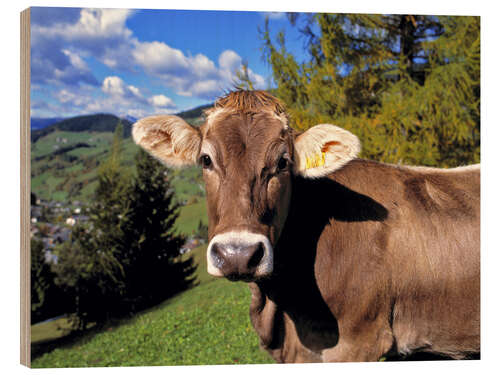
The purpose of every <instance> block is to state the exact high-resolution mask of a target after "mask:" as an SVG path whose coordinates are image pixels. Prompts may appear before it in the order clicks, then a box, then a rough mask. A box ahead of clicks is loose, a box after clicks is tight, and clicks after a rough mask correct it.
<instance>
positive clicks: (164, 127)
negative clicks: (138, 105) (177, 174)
mask: <svg viewBox="0 0 500 375" xmlns="http://www.w3.org/2000/svg"><path fill="white" fill-rule="evenodd" d="M132 137H133V138H134V141H135V143H137V144H138V145H139V146H141V147H142V148H144V149H145V150H146V151H148V152H149V153H150V154H151V155H153V156H154V157H155V158H157V159H159V160H160V161H162V162H164V163H165V164H166V165H168V166H170V167H182V166H187V165H193V164H196V162H197V159H198V153H199V152H200V144H201V135H200V132H199V131H198V130H197V129H196V128H193V127H192V126H190V125H189V124H188V123H187V122H185V121H184V120H183V119H181V118H180V117H177V116H170V115H161V116H151V117H146V118H143V119H142V120H139V121H137V122H136V123H135V124H134V127H133V130H132Z"/></svg>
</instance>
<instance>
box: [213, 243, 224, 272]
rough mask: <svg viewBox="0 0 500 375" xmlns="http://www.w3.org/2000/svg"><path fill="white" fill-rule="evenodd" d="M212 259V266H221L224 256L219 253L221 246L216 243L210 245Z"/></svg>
mask: <svg viewBox="0 0 500 375" xmlns="http://www.w3.org/2000/svg"><path fill="white" fill-rule="evenodd" d="M211 253H212V261H213V263H214V266H216V267H217V268H221V267H222V265H223V264H224V256H223V255H222V253H221V248H220V246H219V245H218V244H217V243H214V244H213V245H212V251H211Z"/></svg>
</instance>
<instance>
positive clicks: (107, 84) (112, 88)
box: [102, 76, 143, 99]
mask: <svg viewBox="0 0 500 375" xmlns="http://www.w3.org/2000/svg"><path fill="white" fill-rule="evenodd" d="M102 91H103V92H104V93H106V94H108V95H111V96H114V97H122V98H135V99H143V96H142V94H141V92H140V90H139V89H138V88H137V87H135V86H132V85H127V84H126V83H125V82H123V80H122V79H121V78H120V77H117V76H110V77H106V78H104V81H103V82H102Z"/></svg>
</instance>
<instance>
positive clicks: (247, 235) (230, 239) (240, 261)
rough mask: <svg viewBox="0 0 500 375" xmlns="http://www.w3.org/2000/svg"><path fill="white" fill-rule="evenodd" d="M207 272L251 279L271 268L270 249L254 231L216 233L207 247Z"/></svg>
mask: <svg viewBox="0 0 500 375" xmlns="http://www.w3.org/2000/svg"><path fill="white" fill-rule="evenodd" d="M207 268H208V273H209V274H211V275H213V276H218V277H227V278H228V279H230V280H243V281H253V280H256V279H259V278H263V277H266V276H269V275H270V274H271V273H272V271H273V249H272V246H271V243H270V242H269V239H268V238H267V237H266V236H264V235H262V234H258V233H252V232H246V231H239V232H226V233H221V234H218V235H216V236H215V237H214V238H212V241H210V244H209V245H208V249H207Z"/></svg>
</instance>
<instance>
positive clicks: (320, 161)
mask: <svg viewBox="0 0 500 375" xmlns="http://www.w3.org/2000/svg"><path fill="white" fill-rule="evenodd" d="M324 164H325V153H324V152H321V154H316V155H315V156H314V157H312V158H306V169H311V168H316V167H321V166H322V165H324Z"/></svg>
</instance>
